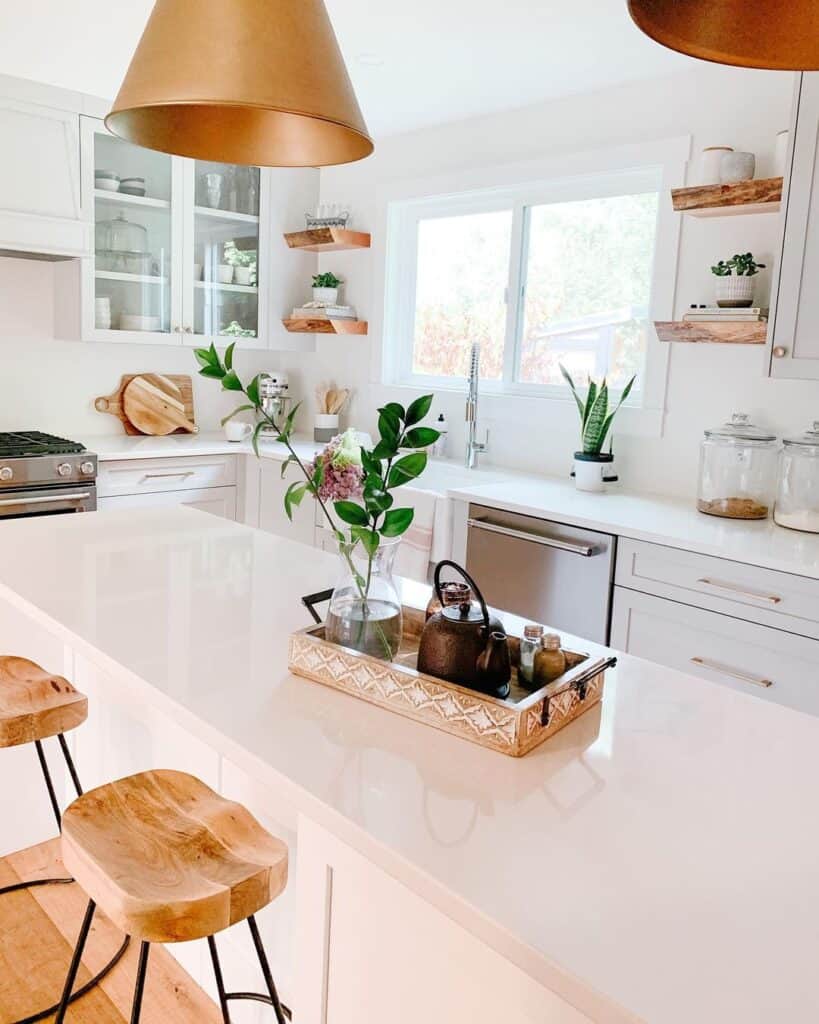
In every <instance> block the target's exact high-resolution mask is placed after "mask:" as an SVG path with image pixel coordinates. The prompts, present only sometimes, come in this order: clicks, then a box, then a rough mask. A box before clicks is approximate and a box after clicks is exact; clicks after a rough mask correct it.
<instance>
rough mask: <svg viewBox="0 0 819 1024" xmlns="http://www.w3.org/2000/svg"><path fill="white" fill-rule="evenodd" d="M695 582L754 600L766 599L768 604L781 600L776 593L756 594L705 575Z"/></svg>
mask: <svg viewBox="0 0 819 1024" xmlns="http://www.w3.org/2000/svg"><path fill="white" fill-rule="evenodd" d="M697 583H704V584H705V585H706V587H714V588H715V589H716V590H727V591H729V592H730V593H731V594H736V595H737V596H738V597H752V598H753V599H754V600H755V601H767V602H768V603H769V604H779V603H780V601H781V600H782V598H781V597H777V596H776V594H757V593H755V592H754V591H753V590H743V589H742V587H738V586H737V585H736V583H719V582H718V581H717V580H709V579H708V577H707V576H704V577H702V578H701V579H698V580H697Z"/></svg>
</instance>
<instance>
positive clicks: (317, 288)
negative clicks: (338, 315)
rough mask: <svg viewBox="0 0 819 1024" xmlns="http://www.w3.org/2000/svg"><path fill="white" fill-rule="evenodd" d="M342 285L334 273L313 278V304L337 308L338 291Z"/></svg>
mask: <svg viewBox="0 0 819 1024" xmlns="http://www.w3.org/2000/svg"><path fill="white" fill-rule="evenodd" d="M340 284H341V281H340V279H339V278H337V277H336V275H335V274H333V273H327V274H316V275H315V277H314V278H313V302H320V303H321V304H322V305H323V306H335V304H336V303H337V302H338V289H339V286H340Z"/></svg>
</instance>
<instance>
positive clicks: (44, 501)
mask: <svg viewBox="0 0 819 1024" xmlns="http://www.w3.org/2000/svg"><path fill="white" fill-rule="evenodd" d="M90 497H91V492H90V491H83V492H82V493H80V494H46V495H39V494H37V495H32V496H30V497H22V498H3V499H2V500H0V508H5V507H7V506H10V505H53V504H54V502H55V501H85V500H86V499H87V498H90Z"/></svg>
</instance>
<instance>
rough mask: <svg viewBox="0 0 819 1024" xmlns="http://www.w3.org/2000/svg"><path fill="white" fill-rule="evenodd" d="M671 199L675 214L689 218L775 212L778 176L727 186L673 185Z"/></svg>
mask: <svg viewBox="0 0 819 1024" xmlns="http://www.w3.org/2000/svg"><path fill="white" fill-rule="evenodd" d="M671 202H672V203H673V205H674V209H675V210H676V211H677V212H678V213H690V214H691V215H692V216H693V217H735V216H738V215H740V214H747V213H776V212H777V210H778V209H779V207H780V205H781V202H782V179H781V178H759V179H758V180H756V181H737V182H734V183H733V184H731V185H696V186H695V187H694V188H674V189H672V190H671Z"/></svg>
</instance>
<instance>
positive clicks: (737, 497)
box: [697, 412, 778, 519]
mask: <svg viewBox="0 0 819 1024" xmlns="http://www.w3.org/2000/svg"><path fill="white" fill-rule="evenodd" d="M777 451H778V446H777V441H776V437H775V435H774V434H772V433H770V431H768V430H764V429H763V428H761V427H757V426H755V425H754V424H753V423H751V421H750V419H749V417H748V416H747V415H746V414H745V413H742V412H735V413H734V414H733V416H732V417H731V419H730V421H729V422H728V423H723V424H722V426H719V427H713V428H712V429H711V430H706V431H705V439H704V440H703V442H702V445H701V448H700V478H699V489H698V493H697V508H698V509H699V510H700V512H705V513H706V514H707V515H711V516H723V517H724V518H726V519H765V518H767V516H768V513H769V511H770V509H771V506H772V505H773V497H774V493H775V490H776V464H777Z"/></svg>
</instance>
